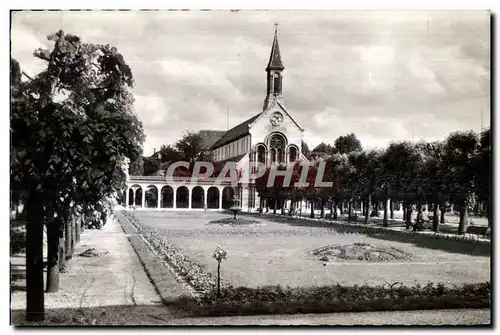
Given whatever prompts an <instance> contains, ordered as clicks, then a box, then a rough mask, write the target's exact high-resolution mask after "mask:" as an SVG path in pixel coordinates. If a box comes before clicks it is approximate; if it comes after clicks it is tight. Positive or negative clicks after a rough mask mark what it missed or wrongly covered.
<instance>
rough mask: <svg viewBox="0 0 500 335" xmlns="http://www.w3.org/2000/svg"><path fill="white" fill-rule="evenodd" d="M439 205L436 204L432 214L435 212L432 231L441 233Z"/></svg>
mask: <svg viewBox="0 0 500 335" xmlns="http://www.w3.org/2000/svg"><path fill="white" fill-rule="evenodd" d="M438 206H439V204H438V203H435V204H434V206H433V208H432V212H433V217H432V230H433V231H434V232H436V233H437V232H439V216H438Z"/></svg>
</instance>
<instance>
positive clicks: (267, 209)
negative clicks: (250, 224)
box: [266, 199, 269, 213]
mask: <svg viewBox="0 0 500 335" xmlns="http://www.w3.org/2000/svg"><path fill="white" fill-rule="evenodd" d="M266 213H269V201H268V199H266Z"/></svg>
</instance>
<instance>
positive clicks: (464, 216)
mask: <svg viewBox="0 0 500 335" xmlns="http://www.w3.org/2000/svg"><path fill="white" fill-rule="evenodd" d="M467 207H468V206H467V204H464V205H462V206H460V221H459V222H458V235H463V234H465V232H466V231H467V226H468V220H469V215H468V214H469V213H468V209H467Z"/></svg>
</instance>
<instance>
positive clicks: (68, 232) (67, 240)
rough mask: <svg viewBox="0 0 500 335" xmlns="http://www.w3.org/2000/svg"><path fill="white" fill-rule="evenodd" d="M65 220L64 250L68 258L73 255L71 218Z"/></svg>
mask: <svg viewBox="0 0 500 335" xmlns="http://www.w3.org/2000/svg"><path fill="white" fill-rule="evenodd" d="M63 222H64V251H65V252H66V255H65V256H64V257H65V258H66V259H68V258H70V257H71V222H70V220H69V219H66V220H64V221H63Z"/></svg>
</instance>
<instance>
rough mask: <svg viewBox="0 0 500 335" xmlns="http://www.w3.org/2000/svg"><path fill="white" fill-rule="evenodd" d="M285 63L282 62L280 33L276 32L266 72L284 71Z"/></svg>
mask: <svg viewBox="0 0 500 335" xmlns="http://www.w3.org/2000/svg"><path fill="white" fill-rule="evenodd" d="M284 69H285V66H283V62H282V61H281V54H280V46H279V44H278V32H277V31H275V32H274V40H273V46H272V48H271V56H269V63H268V64H267V68H266V71H269V70H281V71H282V70H284Z"/></svg>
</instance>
